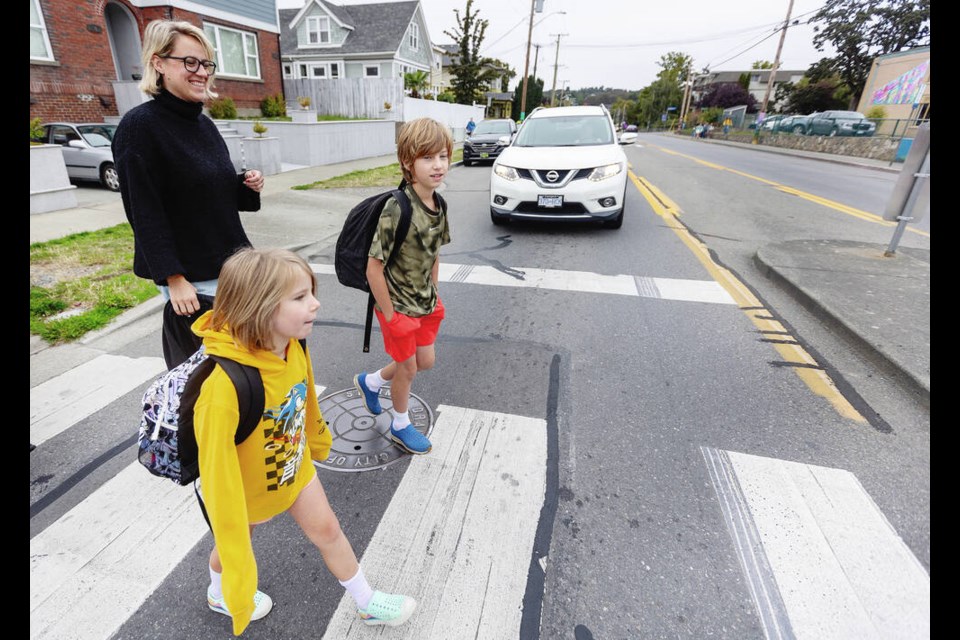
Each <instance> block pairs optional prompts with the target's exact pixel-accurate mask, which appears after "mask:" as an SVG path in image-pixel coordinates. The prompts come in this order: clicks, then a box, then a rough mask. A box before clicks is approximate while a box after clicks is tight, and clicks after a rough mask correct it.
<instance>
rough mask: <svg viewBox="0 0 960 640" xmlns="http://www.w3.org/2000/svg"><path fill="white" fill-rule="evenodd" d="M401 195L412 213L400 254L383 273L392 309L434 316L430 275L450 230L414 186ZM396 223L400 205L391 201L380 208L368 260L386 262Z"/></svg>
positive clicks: (407, 313) (405, 313)
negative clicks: (374, 259) (406, 198)
mask: <svg viewBox="0 0 960 640" xmlns="http://www.w3.org/2000/svg"><path fill="white" fill-rule="evenodd" d="M404 192H405V193H406V194H407V197H408V198H410V206H411V209H412V213H413V215H412V216H411V218H410V229H409V230H408V231H407V237H406V238H405V239H404V241H403V244H402V245H401V246H400V253H399V254H397V257H396V259H395V260H394V261H393V262H391V263H390V264H389V265H387V268H386V269H384V272H383V273H384V277H385V278H386V280H387V290H388V291H389V292H390V300H391V301H392V302H393V308H394V310H395V311H398V312H399V313H402V314H403V315H406V316H411V317H414V318H417V317H420V316H425V315H429V314H431V313H433V308H434V307H435V306H436V305H437V288H436V286H435V285H434V283H433V278H432V277H431V273H432V271H433V265H434V262H436V260H437V255H438V254H439V253H440V247H441V246H443V245H445V244H447V243H449V242H450V227H449V226H448V225H447V216H446V214H445V213H443V212H441V211H437V212H436V213H435V212H433V211H431V210H429V209H427V207H426V206H424V204H423V201H421V200H420V197H419V196H418V195H417V192H416V191H414V190H413V186H411V185H407V187H406V189H404ZM399 221H400V205H399V204H398V203H397V201H396V200H395V199H393V198H390V199H389V200H387V204H386V205H384V207H383V211H382V212H381V214H380V223H379V224H378V225H377V230H376V231H375V232H374V234H373V240H372V241H371V243H370V253H369V254H368V255H369V256H370V257H371V258H376V259H377V260H381V261H386V258H387V257H389V256H390V252H391V251H392V250H393V239H394V236H395V234H396V229H397V223H398V222H399Z"/></svg>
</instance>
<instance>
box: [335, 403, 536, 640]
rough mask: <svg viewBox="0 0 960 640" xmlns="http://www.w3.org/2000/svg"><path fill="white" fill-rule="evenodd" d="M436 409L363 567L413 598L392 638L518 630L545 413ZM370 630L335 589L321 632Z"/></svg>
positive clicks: (387, 587)
mask: <svg viewBox="0 0 960 640" xmlns="http://www.w3.org/2000/svg"><path fill="white" fill-rule="evenodd" d="M438 414H439V417H438V418H437V424H436V426H435V427H434V429H433V431H432V432H431V441H432V443H433V450H432V451H431V452H430V454H429V455H426V456H417V457H415V458H414V459H413V460H411V462H410V466H409V467H408V468H407V471H406V472H405V473H404V476H403V480H402V481H401V482H400V485H399V486H398V487H397V490H396V492H395V493H394V497H393V500H392V501H391V503H390V506H389V507H388V508H387V511H386V512H385V513H384V514H383V518H382V519H381V520H380V524H379V525H378V526H377V530H376V532H375V533H374V535H373V538H372V539H371V540H370V543H369V544H368V545H367V548H366V551H365V553H364V555H363V558H362V560H361V564H362V566H363V572H364V574H365V575H366V576H367V578H368V580H369V581H370V584H371V586H373V587H374V588H375V589H380V590H383V591H389V592H392V593H403V594H405V595H409V596H412V597H413V598H414V599H416V600H417V603H418V606H417V610H416V611H415V612H414V614H413V617H412V618H411V619H410V620H409V621H408V622H407V623H406V624H404V625H403V626H402V627H398V628H396V629H391V631H390V636H391V637H392V638H398V639H399V638H411V639H412V638H416V639H419V640H430V639H436V640H459V639H463V640H467V639H470V640H474V639H476V638H516V637H519V634H520V620H521V615H522V606H521V605H522V602H523V594H524V589H525V587H526V582H527V570H528V568H529V564H530V556H531V554H532V552H533V539H534V535H535V533H536V527H537V522H538V520H539V515H540V509H541V506H542V505H543V501H544V491H545V488H546V456H547V433H546V422H545V421H543V420H540V419H535V418H525V417H520V416H513V415H507V414H503V413H493V412H487V411H476V410H471V409H464V408H459V407H451V406H446V405H441V406H440V407H439V408H438ZM370 636H371V630H370V629H369V628H367V627H366V626H365V625H364V624H363V623H362V622H360V621H359V619H358V618H357V613H356V607H355V605H354V603H353V599H352V598H351V597H349V596H347V595H344V597H343V598H342V599H341V601H340V605H339V606H338V607H337V610H336V612H335V613H334V616H333V618H331V620H330V623H329V624H328V625H327V629H326V633H324V635H323V640H350V639H351V638H367V637H370Z"/></svg>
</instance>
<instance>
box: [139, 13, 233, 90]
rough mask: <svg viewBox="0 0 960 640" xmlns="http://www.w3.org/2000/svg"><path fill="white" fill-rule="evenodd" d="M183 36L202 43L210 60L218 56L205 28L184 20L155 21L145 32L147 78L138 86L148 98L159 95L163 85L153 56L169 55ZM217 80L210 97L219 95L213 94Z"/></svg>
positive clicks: (143, 61) (210, 82) (210, 87)
mask: <svg viewBox="0 0 960 640" xmlns="http://www.w3.org/2000/svg"><path fill="white" fill-rule="evenodd" d="M180 36H185V37H187V38H193V39H195V40H196V41H197V42H199V43H200V44H201V45H202V46H203V49H204V51H206V55H207V59H208V60H213V58H214V57H215V55H216V54H215V52H214V50H213V45H212V44H210V40H209V38H207V34H205V33H204V32H203V29H201V28H199V27H197V26H194V25H192V24H190V23H189V22H185V21H183V20H179V21H175V20H154V21H153V22H151V23H150V24H148V25H147V28H146V29H144V30H143V50H142V51H141V52H140V63H141V65H142V66H143V77H142V78H141V79H140V84H139V85H138V86H139V87H140V90H141V91H143V92H144V93H145V94H147V95H148V96H155V95H157V94H158V93H160V87H162V86H163V77H162V76H161V75H160V74H159V73H157V70H156V68H154V66H153V56H160V57H162V56H165V55H169V53H170V52H171V51H173V48H174V47H175V46H176V44H177V38H178V37H180ZM213 80H214V77H213V76H211V77H210V78H209V79H208V80H207V97H208V98H216V97H217V94H216V93H214V91H213Z"/></svg>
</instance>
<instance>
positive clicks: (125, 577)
mask: <svg viewBox="0 0 960 640" xmlns="http://www.w3.org/2000/svg"><path fill="white" fill-rule="evenodd" d="M162 362H163V361H162V359H161V363H162ZM64 375H67V374H64ZM62 377H63V376H61V378H62ZM60 382H62V380H60ZM315 386H316V389H317V397H320V396H321V395H322V394H323V392H324V390H325V387H324V386H322V385H315ZM136 427H137V425H131V429H132V430H135V429H136ZM132 432H133V431H132ZM147 497H149V499H146V498H147ZM207 531H208V529H207V524H206V522H205V521H204V520H203V516H202V515H201V514H200V508H199V507H198V506H197V502H196V497H195V496H194V494H193V489H192V488H191V487H179V486H177V485H176V484H174V483H173V482H170V481H169V480H164V479H162V478H157V477H154V476H151V475H150V474H149V473H148V472H147V470H146V469H144V468H143V467H142V466H141V465H140V464H139V463H138V462H133V463H131V464H130V465H128V466H127V467H126V468H124V469H123V470H122V471H121V472H120V473H119V474H117V475H116V476H114V477H113V478H112V479H110V480H109V481H108V482H106V483H105V484H104V485H103V486H101V487H100V488H99V489H97V490H96V491H94V492H93V493H92V494H91V495H90V496H89V497H87V498H86V499H85V500H83V501H82V502H80V503H79V504H78V505H77V506H76V507H74V508H73V509H71V510H70V511H69V512H67V513H66V514H64V515H63V516H62V517H60V518H59V519H58V520H57V521H56V522H54V523H53V524H51V525H50V526H49V527H47V528H46V529H44V530H43V531H42V532H40V533H39V534H38V535H36V536H34V537H33V539H31V540H30V637H31V639H32V640H72V639H74V638H76V639H77V640H100V639H104V640H105V639H106V638H109V637H110V635H111V634H113V632H114V631H116V630H117V628H119V626H120V625H121V624H123V623H124V621H126V620H127V618H129V617H130V616H131V615H132V614H133V613H134V612H136V610H137V609H138V608H139V606H140V605H141V604H143V602H144V601H145V600H146V599H147V598H148V597H149V596H150V594H151V593H153V592H154V590H155V589H156V588H157V587H158V586H159V585H160V584H161V583H162V582H163V580H164V579H165V578H166V577H167V575H168V574H169V573H170V571H172V570H173V568H174V567H175V566H176V565H177V564H179V563H180V561H181V560H182V559H183V558H184V556H186V555H187V553H188V552H189V551H190V550H191V549H192V548H193V547H194V546H195V545H196V544H197V543H198V542H200V540H201V539H202V538H203V536H204V534H206V533H207ZM198 589H200V588H199V587H198ZM200 591H202V589H200Z"/></svg>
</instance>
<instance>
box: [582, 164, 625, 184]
mask: <svg viewBox="0 0 960 640" xmlns="http://www.w3.org/2000/svg"><path fill="white" fill-rule="evenodd" d="M621 171H623V165H622V164H620V163H619V162H617V163H615V164H608V165H605V166H603V167H597V168H596V169H594V170H593V171H591V172H590V175H589V176H587V179H588V180H593V181H594V182H600V181H601V180H606V179H607V178H612V177H613V176H615V175H617V174H618V173H620V172H621Z"/></svg>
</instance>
